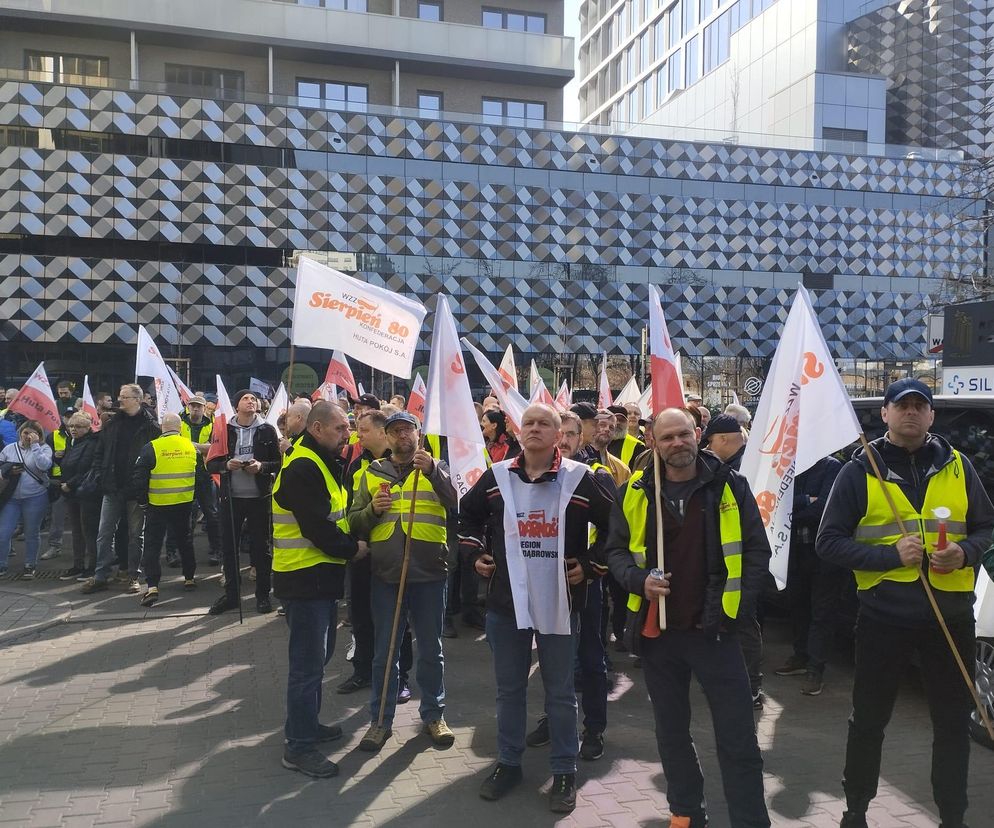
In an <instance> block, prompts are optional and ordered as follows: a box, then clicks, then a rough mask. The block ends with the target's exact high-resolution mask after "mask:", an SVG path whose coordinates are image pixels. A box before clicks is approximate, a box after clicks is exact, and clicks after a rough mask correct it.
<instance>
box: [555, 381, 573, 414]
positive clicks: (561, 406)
mask: <svg viewBox="0 0 994 828" xmlns="http://www.w3.org/2000/svg"><path fill="white" fill-rule="evenodd" d="M572 404H573V394H572V393H571V392H570V390H569V385H567V384H566V380H563V384H562V385H560V386H559V393H558V394H556V408H557V409H558V410H559V411H560V412H563V411H569V407H570V406H571V405H572Z"/></svg>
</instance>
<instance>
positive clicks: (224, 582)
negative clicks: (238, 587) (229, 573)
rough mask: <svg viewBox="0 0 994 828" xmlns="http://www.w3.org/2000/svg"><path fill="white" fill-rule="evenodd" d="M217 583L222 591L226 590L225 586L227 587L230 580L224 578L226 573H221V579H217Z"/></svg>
mask: <svg viewBox="0 0 994 828" xmlns="http://www.w3.org/2000/svg"><path fill="white" fill-rule="evenodd" d="M217 583H218V586H220V587H221V589H224V588H225V586H227V584H228V579H227V578H225V577H224V573H223V572H222V573H221V577H220V578H218V579H217Z"/></svg>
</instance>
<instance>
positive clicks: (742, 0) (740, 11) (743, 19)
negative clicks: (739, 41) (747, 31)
mask: <svg viewBox="0 0 994 828" xmlns="http://www.w3.org/2000/svg"><path fill="white" fill-rule="evenodd" d="M756 2H758V0H756ZM752 4H753V0H739V2H738V3H736V4H735V5H734V6H732V8H731V9H730V10H729V13H730V14H731V16H732V20H731V24H732V31H733V32H737V31H738V30H739V29H741V28H742V27H743V26H744V25H745V24H746V23H748V22H749V21H750V20H752Z"/></svg>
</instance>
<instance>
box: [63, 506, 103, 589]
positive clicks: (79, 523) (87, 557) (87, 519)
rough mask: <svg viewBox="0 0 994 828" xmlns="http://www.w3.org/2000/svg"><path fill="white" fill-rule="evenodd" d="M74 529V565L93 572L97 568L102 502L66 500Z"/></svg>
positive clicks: (70, 522) (70, 521)
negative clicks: (98, 530) (98, 529)
mask: <svg viewBox="0 0 994 828" xmlns="http://www.w3.org/2000/svg"><path fill="white" fill-rule="evenodd" d="M65 501H66V511H67V512H68V513H69V525H70V526H71V527H72V565H73V567H75V568H76V569H84V570H86V571H87V572H93V570H94V569H96V567H97V528H98V527H99V526H100V500H99V498H90V499H87V500H79V499H77V498H68V497H67V498H65Z"/></svg>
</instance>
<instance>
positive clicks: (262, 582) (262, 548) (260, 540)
mask: <svg viewBox="0 0 994 828" xmlns="http://www.w3.org/2000/svg"><path fill="white" fill-rule="evenodd" d="M232 518H234V526H233V527H232ZM218 519H219V520H220V523H221V553H222V556H223V561H222V564H223V570H222V571H223V572H224V581H225V583H224V589H225V592H226V593H227V595H228V597H229V598H230V599H231V600H232V601H234V600H235V599H236V598H237V595H238V585H237V583H236V582H235V578H237V577H239V567H238V548H239V546H240V545H241V540H242V532H243V531H245V530H246V529H247V531H248V538H249V560H250V561H251V562H252V566H254V567H255V597H256V598H268V597H269V590H270V587H271V586H272V575H273V554H272V552H271V551H270V548H269V539H270V538H271V537H272V500H271V499H270V498H268V497H234V498H230V497H229V498H227V499H225V500H222V501H221V508H220V509H219V510H218ZM232 531H234V535H232Z"/></svg>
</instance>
